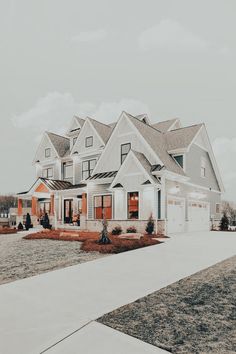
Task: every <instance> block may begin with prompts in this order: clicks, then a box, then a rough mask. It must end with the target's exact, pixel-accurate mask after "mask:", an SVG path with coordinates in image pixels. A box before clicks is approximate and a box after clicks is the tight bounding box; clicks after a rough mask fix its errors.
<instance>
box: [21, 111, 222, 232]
mask: <svg viewBox="0 0 236 354" xmlns="http://www.w3.org/2000/svg"><path fill="white" fill-rule="evenodd" d="M34 163H35V166H36V175H37V180H36V182H35V183H34V185H33V186H32V187H31V188H30V189H29V191H27V192H25V193H21V194H18V220H20V219H21V218H22V214H23V208H22V201H23V200H24V199H30V200H31V201H32V208H31V215H32V218H33V220H34V221H36V219H37V218H39V217H40V216H41V215H42V214H43V213H45V212H47V213H48V214H49V215H50V216H51V220H52V223H53V224H56V226H57V227H65V226H66V225H68V226H69V225H70V224H71V223H72V221H73V220H75V219H76V218H77V216H78V215H79V216H80V227H81V228H82V229H88V230H100V229H101V220H102V218H103V217H105V218H107V219H108V220H109V227H110V228H112V227H114V226H116V225H121V226H122V227H123V229H124V230H125V229H126V227H128V226H131V225H134V226H136V228H137V229H138V230H139V231H143V230H144V229H145V226H146V222H147V219H148V217H149V216H150V215H151V214H152V215H153V218H154V220H155V226H156V229H157V230H158V231H162V232H166V233H173V232H185V231H198V230H209V229H210V225H211V222H216V221H217V220H219V219H220V216H221V215H220V203H221V193H222V192H223V190H224V187H223V184H222V180H221V176H220V173H219V170H218V167H217V163H216V160H215V157H214V154H213V151H212V147H211V143H210V141H209V137H208V135H207V131H206V128H205V125H204V124H197V125H193V126H189V127H181V123H180V121H179V119H172V120H168V121H164V122H159V123H155V124H151V122H150V120H149V118H148V116H147V115H145V114H143V115H139V116H136V117H134V116H132V115H130V114H128V113H126V112H122V114H121V115H120V117H119V119H118V121H117V123H112V124H108V125H107V124H103V123H101V122H98V121H96V120H94V119H91V118H86V119H85V120H83V119H80V118H78V117H74V118H73V120H72V122H71V124H70V127H69V129H68V131H67V132H66V136H59V135H57V134H54V133H49V132H46V133H45V134H44V136H43V138H42V141H41V143H40V145H39V147H38V150H37V152H36V156H35V159H34Z"/></svg>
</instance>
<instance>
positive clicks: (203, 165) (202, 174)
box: [201, 157, 206, 178]
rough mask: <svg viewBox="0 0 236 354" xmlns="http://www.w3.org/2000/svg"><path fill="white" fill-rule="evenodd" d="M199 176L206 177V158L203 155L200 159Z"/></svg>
mask: <svg viewBox="0 0 236 354" xmlns="http://www.w3.org/2000/svg"><path fill="white" fill-rule="evenodd" d="M201 177H202V178H205V177H206V159H205V158H204V157H202V159H201Z"/></svg>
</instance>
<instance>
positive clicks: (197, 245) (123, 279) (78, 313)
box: [0, 232, 236, 354]
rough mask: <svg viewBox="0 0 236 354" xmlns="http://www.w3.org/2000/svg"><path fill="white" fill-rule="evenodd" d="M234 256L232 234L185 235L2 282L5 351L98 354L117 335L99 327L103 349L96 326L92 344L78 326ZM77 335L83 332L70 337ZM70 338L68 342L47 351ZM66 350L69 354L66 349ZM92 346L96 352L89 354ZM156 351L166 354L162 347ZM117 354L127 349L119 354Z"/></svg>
mask: <svg viewBox="0 0 236 354" xmlns="http://www.w3.org/2000/svg"><path fill="white" fill-rule="evenodd" d="M235 251H236V235H235V234H234V233H221V232H212V233H210V232H202V233H191V234H182V235H178V236H174V237H172V238H171V239H169V240H168V241H167V242H166V243H164V244H161V245H156V246H151V247H147V248H143V249H139V250H136V251H131V252H126V253H122V254H119V255H113V256H110V257H106V258H102V259H99V260H95V261H91V262H88V263H84V264H80V265H77V266H73V267H69V268H65V269H60V270H57V271H53V272H50V273H46V274H42V275H39V276H36V277H32V278H28V279H24V280H20V281H16V282H14V283H10V284H6V285H1V286H0V314H1V316H0V353H7V354H15V353H17V354H34V353H35V354H38V353H41V352H44V351H46V353H47V352H48V353H50V352H51V353H66V354H72V353H83V354H84V353H89V354H93V353H94V354H95V353H100V352H101V350H100V349H101V348H103V347H102V346H101V345H102V343H103V342H104V341H108V342H109V340H110V341H111V343H115V342H114V340H115V339H114V338H116V337H117V335H116V334H115V333H114V335H113V336H109V338H111V339H109V338H106V334H102V333H106V330H102V329H101V331H100V335H101V337H100V342H101V344H100V347H99V344H98V343H97V342H96V340H94V341H93V337H94V336H96V334H95V333H96V331H95V332H94V327H92V326H90V325H88V328H86V331H89V330H91V332H90V335H88V333H89V332H86V333H87V336H88V337H87V338H88V340H89V341H90V342H89V343H86V341H85V340H81V334H82V333H83V332H82V331H81V333H79V331H78V329H79V328H81V327H83V326H84V325H86V324H88V323H89V322H91V321H93V320H95V319H96V318H98V317H100V316H101V315H103V314H105V313H107V312H109V311H112V310H114V309H115V308H117V307H120V306H122V305H125V304H127V303H130V302H132V301H134V300H136V299H138V298H140V297H142V296H145V295H147V294H149V293H151V292H153V291H156V290H158V289H160V288H162V287H164V286H167V285H169V284H171V283H173V282H175V281H177V280H179V279H182V278H183V277H186V276H188V275H191V274H193V273H195V272H197V271H199V270H202V269H204V268H206V267H209V266H211V265H213V264H215V263H217V262H219V261H221V260H223V259H226V258H228V257H231V256H233V255H234V254H235ZM96 328H98V327H96ZM99 328H101V327H99ZM74 331H78V332H76V333H75V334H73V335H71V334H72V332H74ZM114 332H116V331H114ZM70 335H71V336H70ZM121 335H122V334H120V336H121ZM67 336H70V337H68V338H67V339H65V340H63V341H62V342H60V343H59V344H57V345H56V346H54V347H52V349H49V347H51V346H53V345H54V344H55V343H57V342H59V341H61V340H62V339H63V338H65V337H67ZM122 336H123V335H122ZM76 338H78V340H76ZM84 338H86V337H84ZM119 342H120V339H119V340H118V341H117V344H118V343H119ZM96 343H97V344H96ZM62 345H63V350H64V351H61V349H60V347H61V346H62ZM107 345H109V343H107ZM113 345H116V344H113ZM65 346H67V347H66V349H65ZM87 346H89V348H90V351H87V352H86V350H87V349H86V348H87ZM91 348H94V351H92V349H91ZM107 348H109V347H107ZM118 348H119V347H117V350H118ZM47 349H49V350H47ZM152 349H153V350H154V349H156V353H158V352H159V353H160V351H158V349H157V348H153V347H152ZM99 350H100V351H99ZM109 352H110V350H109ZM118 352H119V351H117V353H118ZM149 352H150V353H152V352H153V351H151V349H150V351H149ZM103 353H104V354H106V351H103ZM114 353H116V352H115V351H114ZM119 353H122V354H123V353H124V351H123V350H122V349H121V351H120V352H119ZM127 353H128V352H127ZM130 353H132V351H129V354H130ZM137 353H139V352H138V351H137ZM143 353H146V352H145V351H143Z"/></svg>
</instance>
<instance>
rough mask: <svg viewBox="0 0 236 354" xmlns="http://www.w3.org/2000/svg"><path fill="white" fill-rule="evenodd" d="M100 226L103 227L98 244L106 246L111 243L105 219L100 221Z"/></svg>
mask: <svg viewBox="0 0 236 354" xmlns="http://www.w3.org/2000/svg"><path fill="white" fill-rule="evenodd" d="M102 225H103V229H102V232H101V234H100V239H99V241H98V243H100V244H102V245H107V244H109V243H111V240H110V239H109V235H108V231H107V226H108V223H107V220H106V219H105V218H104V219H103V220H102Z"/></svg>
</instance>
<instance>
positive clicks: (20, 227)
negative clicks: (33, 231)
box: [17, 222, 24, 230]
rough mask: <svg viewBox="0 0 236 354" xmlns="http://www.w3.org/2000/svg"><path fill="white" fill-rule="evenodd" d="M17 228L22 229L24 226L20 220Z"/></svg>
mask: <svg viewBox="0 0 236 354" xmlns="http://www.w3.org/2000/svg"><path fill="white" fill-rule="evenodd" d="M17 229H18V230H24V226H23V224H22V223H21V222H19V224H18V226H17Z"/></svg>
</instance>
